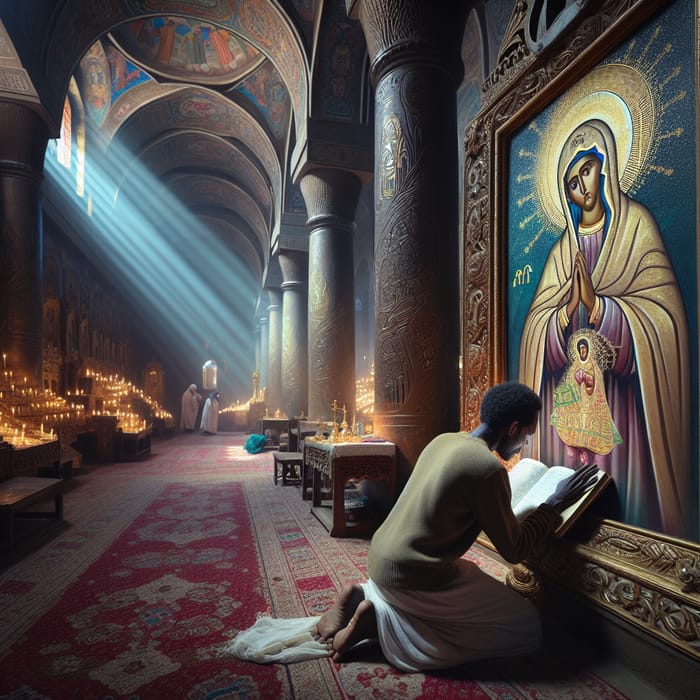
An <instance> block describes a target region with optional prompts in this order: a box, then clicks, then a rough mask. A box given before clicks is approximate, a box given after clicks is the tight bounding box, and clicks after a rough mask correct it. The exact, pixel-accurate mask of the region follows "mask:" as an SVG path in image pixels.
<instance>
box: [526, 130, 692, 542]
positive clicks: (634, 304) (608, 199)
mask: <svg viewBox="0 0 700 700" xmlns="http://www.w3.org/2000/svg"><path fill="white" fill-rule="evenodd" d="M557 182H558V189H559V197H560V201H561V204H562V208H563V211H564V215H565V219H566V228H565V230H564V232H563V234H562V236H561V237H560V238H559V239H558V241H557V242H556V243H555V244H554V246H553V247H552V249H551V250H550V252H549V254H548V257H547V260H546V262H545V265H544V268H543V271H542V275H541V278H540V280H539V283H538V286H537V289H536V291H535V294H534V296H533V299H532V303H531V306H530V309H529V312H528V315H527V318H526V320H525V324H524V328H523V335H522V339H521V345H520V357H519V379H520V381H522V382H523V383H525V384H527V385H528V386H531V387H532V388H533V389H534V390H535V391H537V392H539V393H540V395H541V396H542V400H543V404H544V405H543V410H542V416H543V419H542V420H541V425H540V427H539V429H538V431H537V433H536V435H535V436H534V440H533V453H532V456H533V457H535V458H536V459H540V460H542V461H545V462H548V463H550V464H565V465H568V466H577V464H576V451H575V450H571V449H570V448H569V446H567V445H566V444H565V443H564V442H563V441H562V440H561V438H560V437H559V436H558V434H557V432H556V429H555V426H552V425H549V424H548V420H547V418H548V417H549V416H551V415H552V411H553V408H554V396H555V390H556V387H557V385H558V384H559V382H560V381H561V379H562V375H563V373H564V372H565V370H566V367H567V364H568V361H567V345H568V342H569V338H570V337H571V335H572V334H573V333H575V332H576V331H577V330H579V329H582V328H589V329H592V330H593V331H595V332H596V333H597V334H600V335H602V336H604V337H605V338H607V339H608V341H609V342H610V343H611V344H612V345H613V346H614V347H615V348H616V349H617V357H616V359H615V362H614V365H613V367H612V368H611V369H610V371H608V372H607V373H606V375H605V379H604V383H605V395H606V397H607V402H608V405H609V406H610V411H611V417H612V421H613V422H614V425H615V426H616V427H617V430H618V431H619V434H620V438H621V442H620V443H619V444H616V445H615V446H614V448H613V449H611V450H610V452H609V453H608V454H604V455H596V458H595V461H596V463H597V464H598V465H599V467H600V468H601V469H603V470H604V471H607V472H608V473H609V474H610V475H611V476H612V477H613V479H614V480H615V483H616V486H617V490H618V493H619V496H620V508H621V513H622V517H623V519H624V521H625V522H627V523H630V524H635V525H640V526H643V527H647V528H650V529H656V530H660V531H663V532H665V533H667V534H671V535H676V536H687V535H689V533H690V532H691V529H692V523H691V498H692V494H691V491H690V460H689V439H688V438H689V435H690V428H689V425H690V416H689V412H690V379H689V349H688V330H687V322H686V316H685V310H684V307H683V301H682V298H681V294H680V290H679V288H678V284H677V281H676V277H675V274H674V271H673V268H672V266H671V262H670V260H669V257H668V254H667V252H666V247H665V245H664V241H663V238H662V237H661V234H660V231H659V228H658V226H657V224H656V221H655V219H654V217H653V215H652V214H651V213H650V212H649V210H647V209H646V208H645V207H644V206H643V205H642V204H640V203H639V202H637V201H635V200H633V199H631V198H630V197H629V196H627V194H625V193H624V192H623V191H622V190H621V189H620V184H619V176H618V164H617V151H616V145H615V138H614V136H613V133H612V131H611V130H610V128H609V127H608V125H607V124H605V123H604V122H602V121H600V120H597V119H592V120H589V121H586V122H584V123H582V124H581V125H580V126H578V127H577V128H576V129H574V130H573V132H572V133H571V134H570V135H569V136H568V138H567V139H566V141H565V142H564V145H563V147H562V150H561V154H560V157H559V163H558V169H557Z"/></svg>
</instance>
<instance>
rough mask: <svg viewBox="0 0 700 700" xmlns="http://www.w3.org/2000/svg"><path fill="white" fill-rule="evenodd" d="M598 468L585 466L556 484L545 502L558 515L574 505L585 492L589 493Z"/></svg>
mask: <svg viewBox="0 0 700 700" xmlns="http://www.w3.org/2000/svg"><path fill="white" fill-rule="evenodd" d="M597 473H598V467H597V466H596V465H595V464H586V465H585V466H584V467H581V468H580V469H579V470H577V471H576V472H574V473H573V474H572V475H571V476H570V477H569V478H568V479H564V480H563V481H560V482H559V483H558V484H557V488H556V490H555V491H554V493H553V494H552V495H551V496H550V497H549V498H548V499H547V500H546V501H545V503H546V504H547V505H548V506H551V507H552V508H554V510H556V511H557V512H558V513H561V512H562V511H563V510H565V509H566V508H568V507H569V506H570V505H571V504H572V503H576V501H578V499H579V498H581V496H583V494H584V493H586V491H590V490H591V489H592V488H593V486H594V485H595V483H596V482H597V480H598V479H597V478H596V474H597Z"/></svg>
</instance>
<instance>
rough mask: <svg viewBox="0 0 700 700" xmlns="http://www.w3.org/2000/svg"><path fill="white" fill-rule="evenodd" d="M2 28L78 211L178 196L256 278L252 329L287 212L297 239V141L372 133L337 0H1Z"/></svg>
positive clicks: (354, 34)
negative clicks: (61, 154) (61, 141)
mask: <svg viewBox="0 0 700 700" xmlns="http://www.w3.org/2000/svg"><path fill="white" fill-rule="evenodd" d="M0 18H1V19H2V22H3V25H4V27H5V30H6V31H7V34H8V37H9V39H10V41H11V43H12V45H13V48H14V51H15V52H16V54H17V57H18V59H19V62H20V63H21V66H22V68H23V69H25V70H26V72H27V74H28V76H29V78H30V80H31V82H32V84H33V87H34V89H35V91H36V93H37V95H38V97H39V99H40V102H41V106H42V108H43V109H44V110H45V113H46V114H47V115H48V121H49V122H50V131H51V136H52V138H56V137H58V136H59V133H61V131H60V130H61V127H62V126H63V127H64V130H63V132H62V133H63V135H64V136H65V135H66V133H70V140H71V141H72V143H73V150H74V152H75V157H74V158H73V161H72V165H71V166H70V167H71V169H72V170H78V171H79V172H76V173H73V172H71V176H73V177H74V182H75V180H80V184H79V186H77V187H74V192H73V193H72V195H73V196H74V197H77V198H78V200H79V201H78V202H77V204H78V209H81V208H82V210H83V211H89V212H90V211H93V212H94V211H95V210H96V209H97V208H99V207H100V206H104V207H111V208H113V209H114V212H113V214H112V212H106V215H107V216H108V217H109V216H110V214H111V221H110V223H114V224H115V225H116V226H118V225H119V221H120V220H121V214H120V212H119V208H120V206H122V205H124V206H126V204H124V203H126V202H128V203H133V202H134V201H135V200H137V199H139V198H141V199H143V200H147V201H148V202H149V206H151V208H155V207H157V206H158V202H157V201H156V198H158V199H160V200H161V201H166V200H167V201H169V202H170V201H177V203H178V207H182V208H183V210H186V212H187V216H186V217H185V216H182V217H181V218H182V219H187V221H188V223H189V224H190V226H191V228H192V229H198V228H199V229H200V230H201V227H204V228H206V229H207V234H208V236H210V237H213V239H211V238H207V240H216V241H217V245H218V243H221V245H222V246H224V247H225V249H226V251H231V252H232V253H233V254H234V255H235V256H236V259H237V261H238V262H237V263H236V264H235V265H232V266H231V267H235V268H236V269H237V270H238V272H237V275H238V277H239V278H240V279H246V280H247V279H248V278H250V279H252V280H255V282H256V284H257V290H256V294H257V295H258V298H257V299H253V301H252V302H251V303H250V305H249V312H248V313H249V318H248V320H247V322H248V323H249V324H250V326H249V327H252V325H253V324H254V319H255V309H256V307H258V308H259V306H260V303H259V301H260V297H261V296H262V298H263V299H264V298H265V297H266V292H265V291H264V288H265V287H266V286H270V285H273V286H274V285H275V284H277V285H278V284H279V282H280V280H279V266H278V265H277V263H276V261H275V260H274V259H273V257H271V255H272V252H273V240H279V235H280V229H281V228H282V227H283V223H284V220H285V217H287V216H290V215H291V216H292V218H294V217H296V219H295V222H296V223H295V224H294V227H296V228H295V229H294V232H293V233H294V235H300V234H297V233H296V231H297V230H300V231H301V232H302V234H301V235H303V233H304V231H305V227H304V226H303V223H302V225H301V226H300V225H299V223H298V221H299V219H300V218H301V220H302V222H303V221H304V220H305V217H304V214H305V211H304V205H303V199H302V197H301V194H300V191H299V188H298V187H297V186H296V185H295V184H294V182H293V177H292V174H291V169H292V167H294V168H297V167H298V166H299V161H300V159H301V158H303V157H304V154H305V153H306V150H305V144H306V143H307V139H308V138H309V137H308V134H309V133H311V132H312V130H313V134H314V137H313V138H314V139H316V140H318V138H319V137H318V134H319V133H322V134H324V135H327V134H333V135H334V141H333V143H334V147H335V146H337V144H338V143H340V144H341V146H340V147H341V149H342V148H343V145H342V144H343V139H342V138H340V135H341V134H351V135H352V136H349V137H345V138H346V139H347V140H348V141H350V140H351V139H354V138H356V136H355V135H356V134H357V133H358V127H359V128H361V129H364V130H365V131H366V132H369V133H371V131H369V130H368V129H367V126H368V124H367V114H368V110H367V106H366V104H365V95H366V74H367V66H366V63H367V56H366V45H365V42H364V36H363V33H362V30H361V27H360V25H359V23H358V22H356V21H354V20H351V19H348V17H347V15H346V8H345V0H188V1H185V0H55V1H52V2H47V0H22V2H16V1H15V0H0ZM312 83H313V89H312ZM66 120H67V121H66ZM309 125H311V128H310V126H309ZM319 125H320V127H319ZM346 127H349V128H346ZM350 145H351V146H352V144H350ZM59 148H60V147H59ZM79 149H80V150H81V151H82V152H81V153H80V154H78V150H79ZM317 151H318V149H317ZM299 154H301V155H299ZM342 155H343V154H342V153H341V156H342ZM292 161H294V163H293V165H291V164H292ZM146 176H147V177H146ZM148 178H150V179H148ZM106 180H108V182H107V184H105V181H106ZM152 182H157V185H158V187H157V188H156V187H153V186H151V184H149V183H152ZM160 188H165V191H166V193H167V197H164V196H162V194H161V189H160ZM100 190H105V191H103V192H99V191H100ZM156 191H157V192H158V194H156ZM48 192H49V196H54V195H55V194H56V189H55V188H48ZM98 194H102V195H103V196H102V198H101V199H99V198H98V196H97V195H98ZM170 197H172V198H173V200H170V199H169V198H170ZM53 209H54V210H56V209H60V206H56V207H54V208H53ZM169 215H173V212H172V211H168V210H167V207H166V211H165V212H164V213H161V214H160V216H161V219H162V222H163V225H166V223H167V221H168V216H169ZM175 216H177V215H175ZM157 217H158V215H157V214H153V212H149V224H148V225H149V226H151V225H153V222H154V221H155V222H156V224H155V225H156V226H158V225H159V224H158V218H157ZM190 217H192V218H191V219H190ZM94 220H95V218H94V217H93V221H94ZM191 221H195V222H196V223H195V224H191ZM133 228H134V227H133V226H132V229H133ZM135 228H136V231H135V232H134V231H132V232H131V233H133V235H137V234H138V226H136V227H135ZM291 228H293V227H290V230H291ZM290 235H292V234H290ZM188 237H189V238H190V239H191V241H190V243H191V245H193V246H196V244H197V241H198V240H204V237H203V236H198V234H197V232H196V231H188V232H186V234H184V235H180V236H179V237H176V236H173V237H172V240H173V241H177V246H180V245H182V247H183V250H186V245H185V243H184V242H181V241H183V239H186V238H188ZM76 242H78V241H76ZM219 250H220V251H223V248H221V249H219ZM219 257H221V256H219ZM95 260H98V262H99V260H100V256H99V255H96V256H95ZM238 263H240V266H241V267H238ZM104 264H105V266H106V267H109V266H110V265H112V267H114V265H113V264H112V261H111V260H109V259H107V260H105V261H104ZM110 279H112V277H110ZM263 306H264V304H263Z"/></svg>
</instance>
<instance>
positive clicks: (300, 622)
mask: <svg viewBox="0 0 700 700" xmlns="http://www.w3.org/2000/svg"><path fill="white" fill-rule="evenodd" d="M320 619H321V617H320V616H317V617H296V618H291V619H288V620H284V619H277V618H273V617H270V616H269V615H262V614H261V615H258V619H257V620H256V621H255V624H254V625H253V626H252V627H249V628H248V629H247V630H243V631H242V632H239V633H238V635H237V636H236V638H235V639H233V641H231V642H229V643H228V644H227V645H226V646H225V647H224V649H223V652H222V653H223V654H230V655H231V656H235V657H236V658H239V659H243V660H244V661H254V662H255V663H257V664H271V663H280V664H293V663H296V662H298V661H308V660H309V659H320V658H323V657H327V656H329V650H328V647H327V646H326V644H324V643H323V642H319V641H318V640H316V639H314V635H313V633H314V629H315V627H316V625H317V623H318V621H319V620H320Z"/></svg>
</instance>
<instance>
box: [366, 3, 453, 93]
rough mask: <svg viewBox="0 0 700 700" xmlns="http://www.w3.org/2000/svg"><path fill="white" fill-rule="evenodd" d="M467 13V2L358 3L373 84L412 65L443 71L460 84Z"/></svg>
mask: <svg viewBox="0 0 700 700" xmlns="http://www.w3.org/2000/svg"><path fill="white" fill-rule="evenodd" d="M466 11H467V10H466V3H451V2H425V0H360V6H359V10H358V15H359V18H360V22H361V24H362V29H363V31H364V33H365V39H366V41H367V51H368V53H369V57H370V60H371V62H372V63H371V67H370V78H371V80H372V83H373V84H374V85H376V84H377V83H378V82H379V80H381V78H382V77H383V76H384V75H386V73H388V72H389V71H390V70H392V69H393V68H396V67H397V66H401V65H404V64H406V63H415V62H418V63H421V64H422V65H426V64H433V65H434V66H437V67H439V68H442V69H443V70H445V71H446V72H449V73H450V74H452V75H453V76H454V78H455V81H456V82H457V83H459V81H460V80H461V77H462V73H463V70H464V69H463V64H462V60H461V57H460V54H459V47H460V43H461V37H462V35H463V31H464V22H465V19H466Z"/></svg>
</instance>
